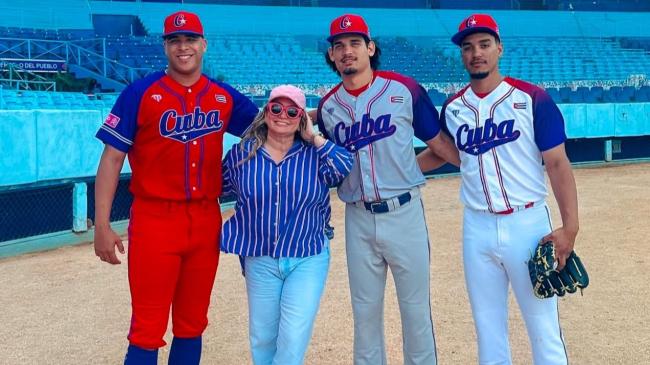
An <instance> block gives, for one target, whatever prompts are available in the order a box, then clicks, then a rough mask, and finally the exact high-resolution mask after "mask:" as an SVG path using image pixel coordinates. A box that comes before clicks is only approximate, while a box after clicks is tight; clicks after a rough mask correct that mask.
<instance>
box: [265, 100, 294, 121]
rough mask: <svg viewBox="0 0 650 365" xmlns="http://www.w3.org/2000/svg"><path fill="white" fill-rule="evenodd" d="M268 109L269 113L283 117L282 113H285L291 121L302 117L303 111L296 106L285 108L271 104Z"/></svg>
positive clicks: (278, 104)
mask: <svg viewBox="0 0 650 365" xmlns="http://www.w3.org/2000/svg"><path fill="white" fill-rule="evenodd" d="M268 109H269V112H270V113H271V114H273V115H281V114H282V111H284V114H285V115H286V116H287V117H289V118H291V119H293V118H298V117H300V116H302V109H300V108H298V107H295V106H285V105H282V104H280V103H270V104H269V107H268Z"/></svg>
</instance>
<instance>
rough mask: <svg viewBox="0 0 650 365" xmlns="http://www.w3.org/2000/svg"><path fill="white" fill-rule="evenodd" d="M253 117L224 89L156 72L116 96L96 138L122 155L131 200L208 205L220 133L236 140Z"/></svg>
mask: <svg viewBox="0 0 650 365" xmlns="http://www.w3.org/2000/svg"><path fill="white" fill-rule="evenodd" d="M257 113H258V109H257V107H256V106H255V104H253V103H252V102H251V101H250V100H249V99H248V98H247V97H245V96H244V95H242V94H241V93H239V92H238V91H237V90H235V89H234V88H232V87H231V86H229V85H227V84H224V83H221V82H218V81H214V80H212V79H209V78H208V77H206V76H205V75H202V76H201V78H200V79H199V81H197V82H196V83H195V84H194V85H192V86H189V87H187V86H183V85H181V84H179V83H178V82H176V81H175V80H174V79H172V78H171V77H169V76H168V75H166V74H165V72H162V71H161V72H156V73H154V74H152V75H149V76H147V77H145V78H143V79H141V80H138V81H136V82H134V83H133V84H131V85H129V86H128V87H127V88H126V89H124V91H122V93H121V94H120V96H119V98H118V99H117V101H116V103H115V105H114V106H113V109H112V110H111V113H110V114H109V115H108V117H107V118H106V121H105V122H104V124H103V125H102V126H101V128H100V129H99V131H98V132H97V138H99V139H100V140H102V141H103V142H104V143H106V144H108V145H110V146H112V147H115V148H116V149H118V150H120V151H122V152H126V153H128V157H129V163H130V165H131V171H132V177H131V187H130V189H131V192H132V193H133V195H134V196H135V197H137V198H149V199H168V200H198V199H210V200H213V199H216V198H218V197H219V195H220V194H221V180H222V178H221V176H222V175H221V159H222V153H223V151H222V149H223V133H224V132H226V131H227V132H228V133H231V134H234V135H237V136H241V135H242V134H243V133H244V132H245V131H246V129H247V128H248V126H249V125H250V124H251V122H252V121H253V119H254V118H255V116H256V115H257Z"/></svg>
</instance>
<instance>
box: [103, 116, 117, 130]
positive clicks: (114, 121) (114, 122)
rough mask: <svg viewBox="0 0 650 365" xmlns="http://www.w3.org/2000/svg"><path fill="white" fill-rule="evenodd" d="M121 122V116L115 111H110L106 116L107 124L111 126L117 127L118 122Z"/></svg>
mask: <svg viewBox="0 0 650 365" xmlns="http://www.w3.org/2000/svg"><path fill="white" fill-rule="evenodd" d="M119 122H120V117H118V116H117V115H115V114H113V113H109V114H108V116H107V117H106V120H105V121H104V123H105V124H107V125H108V126H109V127H111V128H115V127H117V124H118V123H119Z"/></svg>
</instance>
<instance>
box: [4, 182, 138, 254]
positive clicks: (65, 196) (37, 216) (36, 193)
mask: <svg viewBox="0 0 650 365" xmlns="http://www.w3.org/2000/svg"><path fill="white" fill-rule="evenodd" d="M130 181H131V180H130V176H123V177H121V178H120V181H119V184H118V187H117V191H116V192H115V199H114V202H113V209H112V211H111V221H113V222H114V221H120V220H125V219H128V218H129V211H130V209H131V202H132V201H133V197H132V196H131V193H130V192H129V182H130ZM75 183H86V184H87V213H88V228H90V227H92V226H93V222H94V220H95V181H94V180H86V181H83V180H82V181H61V182H53V183H49V184H47V185H45V186H25V187H11V188H7V189H4V190H0V243H1V242H5V241H11V240H16V239H21V238H26V237H32V236H38V235H42V234H47V233H54V232H62V231H71V230H72V226H73V218H74V217H73V190H74V186H75Z"/></svg>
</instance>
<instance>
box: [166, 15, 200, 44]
mask: <svg viewBox="0 0 650 365" xmlns="http://www.w3.org/2000/svg"><path fill="white" fill-rule="evenodd" d="M175 34H193V35H199V36H201V37H203V25H202V24H201V20H200V19H199V16H198V15H196V14H194V13H190V12H188V11H182V10H181V11H177V12H175V13H174V14H171V15H169V16H168V17H167V18H165V26H164V29H163V38H165V37H169V36H171V35H175Z"/></svg>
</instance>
